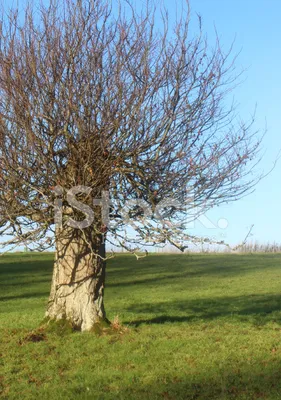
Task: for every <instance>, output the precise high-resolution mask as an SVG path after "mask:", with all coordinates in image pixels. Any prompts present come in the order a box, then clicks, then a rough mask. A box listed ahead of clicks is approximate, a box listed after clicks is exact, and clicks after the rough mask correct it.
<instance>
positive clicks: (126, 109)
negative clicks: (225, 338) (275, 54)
mask: <svg viewBox="0 0 281 400" xmlns="http://www.w3.org/2000/svg"><path fill="white" fill-rule="evenodd" d="M121 3H122V2H121ZM186 7H187V10H186V11H183V13H182V17H181V18H180V19H179V20H178V21H177V23H176V24H175V26H174V27H173V28H174V29H173V30H172V29H171V27H170V26H169V19H168V15H167V13H166V12H165V10H162V13H161V24H158V25H159V27H157V26H158V25H157V24H156V23H155V19H156V16H157V15H158V14H157V10H156V7H155V6H154V5H153V3H149V4H148V6H147V8H145V9H143V10H142V11H141V12H139V13H137V11H136V10H135V9H134V7H133V6H132V5H131V4H130V3H129V2H128V1H125V2H123V6H122V5H120V7H119V9H118V10H114V9H112V7H111V6H110V4H109V3H108V2H107V1H106V0H79V1H77V2H72V1H71V0H64V1H62V2H56V1H55V0H54V1H52V0H50V4H49V5H48V6H44V5H42V4H41V5H40V6H38V7H37V8H35V7H34V6H30V5H29V6H27V7H26V9H25V12H24V15H22V14H21V13H20V12H18V11H17V10H15V9H13V10H10V11H9V13H8V14H5V13H3V16H2V20H1V31H0V72H1V73H0V163H1V169H2V174H1V189H0V207H1V217H2V222H1V226H2V230H1V232H2V235H3V236H5V237H7V236H8V235H9V239H7V240H4V244H5V245H9V246H10V247H11V246H17V245H18V244H19V243H23V244H24V245H25V246H27V247H29V246H31V247H32V246H33V247H32V248H33V249H34V243H37V246H38V247H37V248H39V249H46V248H47V247H48V246H49V247H51V246H53V242H55V248H56V256H55V263H54V273H53V281H52V287H51V294H50V299H49V304H48V309H47V316H48V317H49V318H51V319H54V320H57V319H62V318H66V319H67V320H69V321H70V322H71V323H72V324H73V326H75V327H76V328H77V329H81V330H90V329H91V328H92V327H93V326H94V324H95V323H98V322H99V321H100V320H103V319H105V318H106V317H105V310H104V303H103V297H104V282H105V265H106V259H107V258H108V257H110V256H106V251H105V243H106V242H109V243H114V244H119V245H120V246H123V247H125V248H126V249H127V250H129V251H131V252H133V253H135V254H136V255H137V256H138V257H139V254H138V253H137V251H138V250H139V249H140V247H141V246H142V245H144V244H145V245H150V244H157V243H158V244H159V243H166V242H170V243H172V244H173V245H175V246H177V247H178V248H180V249H182V250H183V249H184V248H185V246H186V244H187V243H188V242H190V241H196V240H198V238H196V237H194V236H192V235H190V234H188V232H187V231H186V229H185V226H184V219H185V218H186V217H187V215H189V213H190V211H191V210H192V209H193V208H194V204H195V205H196V207H197V210H199V211H198V212H199V213H200V212H205V211H206V210H207V209H209V208H211V207H213V206H214V205H218V204H221V203H224V202H229V201H233V200H236V199H238V198H240V197H242V196H243V195H244V194H246V193H247V192H249V190H251V189H252V188H253V186H254V185H255V184H256V182H257V180H258V179H259V178H258V177H256V176H255V175H254V174H253V167H254V166H255V163H256V161H258V159H257V157H258V150H259V146H260V139H259V138H258V137H257V135H256V132H253V131H252V123H253V121H252V120H251V121H250V123H248V124H247V123H244V122H241V121H239V120H237V118H236V117H235V108H234V107H233V106H230V107H227V106H226V104H227V103H226V101H225V98H226V96H227V94H228V93H229V92H230V91H231V90H232V89H233V87H234V85H235V82H236V75H235V74H234V61H235V57H234V58H232V49H230V50H229V51H227V52H223V51H222V49H221V47H220V44H219V41H218V40H217V42H216V44H215V46H214V47H211V46H210V45H208V42H207V39H206V38H205V37H204V35H203V33H202V28H201V19H200V18H199V24H198V32H197V33H194V35H191V33H190V31H191V28H190V13H189V7H188V3H187V4H186ZM191 197H192V199H193V201H191ZM93 199H94V202H93ZM100 199H102V200H100ZM196 215H197V214H196ZM191 218H195V215H194V214H193V215H191ZM55 222H56V224H55ZM127 223H130V224H131V231H132V229H134V232H135V234H132V235H131V237H130V238H129V237H127V236H126V235H125V234H124V229H125V226H126V224H127Z"/></svg>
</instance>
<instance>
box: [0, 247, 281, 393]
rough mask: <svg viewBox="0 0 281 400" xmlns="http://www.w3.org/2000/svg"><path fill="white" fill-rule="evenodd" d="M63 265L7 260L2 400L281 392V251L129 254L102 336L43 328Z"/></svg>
mask: <svg viewBox="0 0 281 400" xmlns="http://www.w3.org/2000/svg"><path fill="white" fill-rule="evenodd" d="M52 263H53V255H52V254H33V253H20V254H8V255H5V256H2V258H0V287H1V291H0V357H1V359H0V376H1V377H0V393H1V394H0V397H1V398H2V399H7V400H18V399H21V400H25V399H40V400H41V399H42V400H44V399H46V400H47V399H52V400H57V399H63V400H69V399H73V400H74V399H75V400H80V399H81V400H82V399H97V400H102V399H104V400H107V399H112V400H113V399H114V400H117V399H134V400H138V399H142V400H143V399H152V400H154V399H163V400H180V399H216V400H217V399H218V400H220V399H245V400H249V399H274V400H275V399H281V254H240V255H239V254H227V255H225V254H209V255H204V254H196V255H195V254H187V255H184V254H183V255H165V254H161V255H149V256H148V257H146V258H144V259H140V260H138V261H137V260H136V259H135V258H134V257H133V256H130V255H118V256H116V258H114V259H112V260H110V261H109V262H108V267H107V287H106V293H105V305H106V310H107V316H108V318H109V319H110V320H111V321H114V327H115V329H112V330H110V331H109V332H106V331H104V332H103V331H101V332H100V334H93V333H82V334H81V333H78V332H71V331H69V330H67V329H63V328H62V329H61V330H57V331H51V330H50V331H46V332H44V331H42V330H41V331H40V329H39V330H38V327H39V325H40V323H41V321H42V320H43V318H44V311H45V307H46V304H47V300H48V294H49V289H50V282H51V273H52ZM38 332H39V333H40V334H38ZM35 333H36V334H35ZM40 335H41V336H40Z"/></svg>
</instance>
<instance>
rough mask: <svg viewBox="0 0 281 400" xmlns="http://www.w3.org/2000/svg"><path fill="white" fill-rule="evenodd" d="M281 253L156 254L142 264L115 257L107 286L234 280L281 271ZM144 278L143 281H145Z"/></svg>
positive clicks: (108, 272)
mask: <svg viewBox="0 0 281 400" xmlns="http://www.w3.org/2000/svg"><path fill="white" fill-rule="evenodd" d="M280 259H281V255H280V254H258V255H248V254H245V255H236V254H229V255H228V254H210V255H192V256H187V255H178V256H174V255H157V256H155V255H154V256H151V257H147V258H144V259H141V260H140V261H136V260H135V259H134V258H133V257H132V258H129V257H128V256H127V257H122V256H120V257H116V259H113V260H111V261H110V262H109V265H108V268H107V277H108V281H107V287H120V288H122V287H128V286H135V285H143V284H147V285H150V284H151V285H153V284H155V283H158V282H160V281H161V284H169V285H170V284H171V280H176V279H179V280H182V279H184V278H187V279H188V278H189V279H190V278H191V279H192V278H201V277H202V278H204V277H207V276H210V277H213V278H234V277H237V276H245V275H247V274H248V273H255V272H258V271H265V273H266V271H267V270H277V271H278V272H279V271H280ZM142 276H143V278H142Z"/></svg>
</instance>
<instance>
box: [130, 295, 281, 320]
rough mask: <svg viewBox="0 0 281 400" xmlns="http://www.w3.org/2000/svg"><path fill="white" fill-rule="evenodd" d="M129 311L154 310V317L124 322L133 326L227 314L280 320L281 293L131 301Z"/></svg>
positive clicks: (209, 318)
mask: <svg viewBox="0 0 281 400" xmlns="http://www.w3.org/2000/svg"><path fill="white" fill-rule="evenodd" d="M127 311H128V312H130V313H133V314H135V315H137V314H142V315H143V314H150V315H151V314H154V316H153V317H151V318H150V317H147V318H139V319H138V318H136V319H135V320H133V321H127V322H125V323H128V324H131V325H134V326H139V325H141V324H163V323H173V322H177V323H181V322H190V321H196V320H204V321H211V320H214V319H219V318H225V317H227V318H230V317H231V318H234V319H238V320H241V321H242V320H244V321H250V322H253V323H254V324H258V325H263V324H265V323H267V322H269V321H271V322H276V323H278V324H281V295H248V296H237V297H218V298H210V299H198V300H188V301H187V300H181V301H170V302H158V303H153V304H151V303H143V304H138V305H137V304H136V305H131V306H130V307H128V308H127ZM155 314H156V316H155ZM157 314H158V315H157Z"/></svg>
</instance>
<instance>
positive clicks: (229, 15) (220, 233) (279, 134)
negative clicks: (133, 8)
mask: <svg viewBox="0 0 281 400" xmlns="http://www.w3.org/2000/svg"><path fill="white" fill-rule="evenodd" d="M163 2H164V4H165V6H167V8H168V10H169V13H170V15H171V16H174V15H175V7H174V4H175V3H174V2H172V1H163ZM190 5H191V17H193V18H196V13H198V14H200V15H201V17H202V23H203V31H204V32H205V33H206V34H207V36H208V37H209V38H210V40H212V38H213V37H214V27H215V28H216V30H217V32H218V35H219V37H220V42H221V45H222V46H223V47H225V48H228V46H230V45H231V43H232V42H233V40H235V43H234V53H238V52H239V53H240V54H239V57H238V59H237V61H236V66H237V70H239V69H240V68H243V70H245V71H244V73H243V79H242V81H243V82H242V83H241V84H240V85H239V86H238V87H237V88H235V89H234V91H233V96H234V98H235V101H236V102H237V103H238V104H239V105H238V111H239V114H240V115H241V117H242V118H244V119H248V118H249V117H250V116H251V115H252V114H253V111H254V109H255V106H257V109H256V122H255V128H256V129H258V130H259V131H260V132H261V133H262V132H263V131H264V129H265V128H266V135H265V138H264V141H263V145H262V154H263V157H262V161H261V163H260V165H259V170H260V171H264V172H267V171H269V170H270V169H271V168H272V166H273V163H274V160H276V158H277V155H278V152H279V151H280V149H281V45H280V42H281V24H280V19H281V1H279V0H246V1H245V0H244V1H242V0H235V1H234V0H191V1H190ZM280 175H281V159H280V160H279V162H278V163H277V165H276V166H275V168H274V170H273V171H272V172H271V173H270V174H269V175H268V176H267V177H266V178H264V179H263V180H262V181H261V182H259V184H258V185H257V186H256V188H255V191H254V193H252V194H250V195H248V196H247V197H245V198H244V199H241V200H238V201H237V202H233V203H231V204H226V205H224V206H221V207H218V208H216V209H213V210H212V211H210V212H209V213H207V215H206V217H207V218H208V219H209V220H210V221H211V222H212V223H213V225H215V226H218V225H219V226H222V227H223V229H221V228H217V229H215V228H212V229H211V228H206V227H204V226H203V224H202V222H200V221H197V222H196V223H195V225H194V227H192V228H191V231H192V233H194V234H200V235H203V236H208V237H211V238H213V239H214V240H225V242H227V243H229V244H231V245H236V244H239V243H241V242H242V241H243V240H244V238H245V236H246V235H247V233H248V231H249V229H250V227H251V225H254V227H253V229H252V233H251V237H250V238H249V241H252V242H255V241H258V242H259V243H260V244H262V243H268V242H277V243H281V213H280V203H281V184H280ZM225 220H226V221H225ZM226 225H227V226H226Z"/></svg>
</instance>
